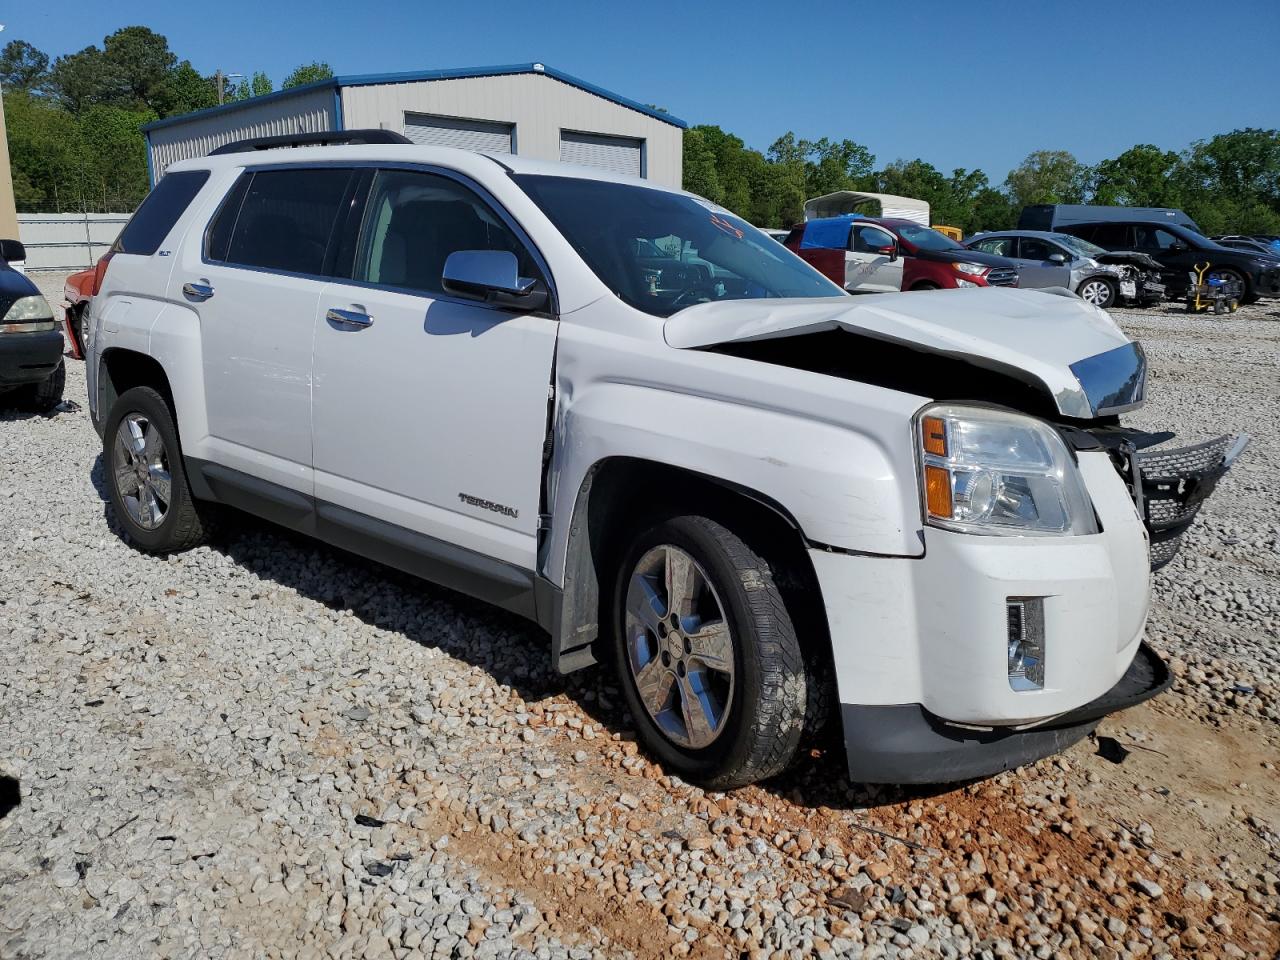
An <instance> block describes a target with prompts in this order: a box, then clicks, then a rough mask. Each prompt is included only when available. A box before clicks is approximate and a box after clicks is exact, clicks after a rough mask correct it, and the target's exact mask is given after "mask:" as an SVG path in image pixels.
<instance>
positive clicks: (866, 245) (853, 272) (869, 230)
mask: <svg viewBox="0 0 1280 960" xmlns="http://www.w3.org/2000/svg"><path fill="white" fill-rule="evenodd" d="M844 288H845V289H846V290H849V291H850V292H853V293H885V292H890V291H894V292H896V291H898V290H901V289H902V255H901V252H900V251H899V249H898V241H897V239H895V237H894V236H893V234H891V233H889V232H888V231H887V230H885V229H884V228H883V227H877V226H875V225H874V224H869V223H868V224H861V225H859V224H855V225H854V227H853V230H852V231H851V233H850V235H849V252H848V253H847V254H845V283H844Z"/></svg>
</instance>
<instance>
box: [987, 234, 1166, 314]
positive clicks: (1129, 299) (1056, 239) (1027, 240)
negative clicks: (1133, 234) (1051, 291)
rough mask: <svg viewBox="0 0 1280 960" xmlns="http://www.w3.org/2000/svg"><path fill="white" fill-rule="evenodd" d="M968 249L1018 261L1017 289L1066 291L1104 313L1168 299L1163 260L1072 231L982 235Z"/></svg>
mask: <svg viewBox="0 0 1280 960" xmlns="http://www.w3.org/2000/svg"><path fill="white" fill-rule="evenodd" d="M965 246H967V247H969V248H970V249H972V250H980V251H982V252H983V253H991V254H995V255H996V256H1001V257H1007V258H1009V259H1010V260H1012V261H1014V263H1016V264H1017V265H1018V277H1019V284H1018V285H1019V286H1022V287H1055V286H1056V287H1066V288H1067V289H1068V290H1070V291H1072V292H1073V293H1076V294H1078V295H1079V296H1080V298H1081V299H1082V300H1085V301H1087V302H1088V303H1091V304H1093V305H1094V306H1095V307H1101V308H1102V309H1104V310H1105V309H1107V308H1108V307H1112V306H1115V305H1116V304H1117V303H1127V304H1137V305H1138V306H1143V307H1149V306H1151V305H1153V304H1156V303H1159V302H1160V301H1161V300H1163V299H1164V282H1163V281H1162V280H1161V279H1160V271H1161V269H1162V268H1161V266H1160V263H1159V261H1157V260H1154V259H1153V258H1151V257H1150V256H1148V255H1147V254H1145V253H1139V252H1138V251H1136V250H1118V251H1113V252H1110V251H1107V250H1104V249H1102V247H1099V246H1096V245H1095V244H1092V243H1090V242H1089V241H1087V240H1081V239H1080V238H1079V237H1073V236H1072V235H1071V234H1069V233H1051V232H1049V231H1042V230H1004V231H1001V232H999V233H983V234H979V235H978V236H976V237H973V238H972V239H970V240H969V241H968V242H967V243H966V244H965Z"/></svg>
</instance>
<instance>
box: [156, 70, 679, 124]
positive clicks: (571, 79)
mask: <svg viewBox="0 0 1280 960" xmlns="http://www.w3.org/2000/svg"><path fill="white" fill-rule="evenodd" d="M522 73H532V74H542V75H544V76H548V77H551V78H552V79H553V80H559V81H560V82H561V83H567V84H568V85H569V86H571V87H577V88H578V89H579V90H584V91H586V92H587V93H591V94H595V95H596V96H597V97H603V98H604V99H605V100H610V101H612V102H613V103H616V104H618V106H620V107H626V108H627V109H629V110H635V111H636V112H637V113H643V114H644V115H645V116H649V117H653V118H654V119H655V120H661V121H662V122H663V123H669V124H671V125H672V126H673V127H679V128H681V129H684V128H685V127H687V126H688V124H687V123H685V122H684V121H683V120H681V119H680V118H679V117H673V116H671V114H669V113H663V112H662V111H661V110H655V109H654V108H653V107H649V106H646V105H645V104H643V103H639V102H637V101H635V100H631V99H629V98H628V97H624V96H621V95H620V94H616V93H613V92H612V91H609V90H606V89H605V88H604V87H598V86H596V85H595V84H594V83H588V82H587V81H586V80H580V79H579V78H577V77H575V76H572V75H570V74H567V73H564V72H563V71H561V70H557V69H555V68H554V67H548V66H546V65H545V64H542V63H513V64H506V65H503V66H496V67H463V68H458V69H452V70H414V71H409V72H407V73H362V74H349V75H345V76H340V77H330V78H329V79H327V80H317V81H316V82H315V83H306V84H303V85H302V86H300V87H291V88H289V89H288V90H277V91H275V92H274V93H267V94H263V95H262V96H260V97H250V98H249V99H248V100H236V101H235V102H234V103H224V104H222V105H221V106H217V107H208V108H206V109H204V110H196V111H194V112H192V113H183V114H179V115H178V116H176V117H165V118H164V119H163V120H152V121H151V122H150V123H144V124H143V125H142V130H143V131H144V132H145V131H149V130H159V129H161V128H162V127H172V126H175V125H176V124H181V123H186V122H187V121H189V120H195V119H197V118H203V117H210V116H217V115H221V114H226V113H232V112H234V111H236V110H244V109H246V108H248V107H257V106H261V105H262V104H264V103H270V102H272V101H273V100H284V99H287V98H289V97H296V96H300V95H302V94H305V93H313V92H315V91H316V90H325V89H332V90H335V91H336V90H338V89H340V88H342V87H367V86H374V85H377V84H393V83H420V82H422V81H424V80H472V79H476V78H479V77H504V76H511V75H513V74H522Z"/></svg>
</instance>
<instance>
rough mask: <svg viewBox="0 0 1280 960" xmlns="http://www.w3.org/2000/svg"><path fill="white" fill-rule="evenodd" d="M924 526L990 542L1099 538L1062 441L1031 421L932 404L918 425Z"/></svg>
mask: <svg viewBox="0 0 1280 960" xmlns="http://www.w3.org/2000/svg"><path fill="white" fill-rule="evenodd" d="M916 430H917V434H918V436H919V445H920V463H921V468H922V480H923V483H924V491H925V504H924V509H925V520H926V522H928V523H929V524H931V525H932V526H935V527H943V528H945V529H948V530H958V531H961V532H963V533H979V534H987V535H995V536H1000V535H1002V536H1051V535H1059V536H1061V535H1069V534H1077V535H1078V534H1087V533H1097V532H1098V523H1097V518H1096V517H1095V516H1094V512H1093V504H1092V502H1091V501H1090V500H1089V496H1088V494H1087V493H1086V492H1085V489H1084V483H1083V481H1082V480H1081V479H1080V471H1079V470H1078V469H1077V468H1076V465H1075V462H1074V461H1073V460H1072V458H1071V454H1070V452H1069V451H1068V450H1067V446H1066V444H1065V443H1064V442H1063V440H1062V437H1061V436H1059V435H1058V433H1057V432H1056V431H1055V430H1053V428H1051V427H1050V426H1049V425H1048V424H1046V423H1044V422H1042V421H1040V420H1036V419H1034V418H1033V417H1027V416H1023V415H1021V414H1017V413H1008V412H1005V411H1003V410H987V409H984V408H981V407H962V406H955V405H951V404H938V405H936V406H931V407H926V408H925V409H924V410H922V411H920V413H919V414H918V415H917V417H916Z"/></svg>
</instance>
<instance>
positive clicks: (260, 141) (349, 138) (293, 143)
mask: <svg viewBox="0 0 1280 960" xmlns="http://www.w3.org/2000/svg"><path fill="white" fill-rule="evenodd" d="M338 143H347V144H363V143H413V141H412V140H410V139H409V138H408V137H406V136H404V135H402V134H399V133H396V132H395V131H394V130H326V131H323V132H321V133H287V134H285V135H284V136H280V137H253V138H251V139H249V140H236V141H234V142H232V143H224V144H223V145H222V146H220V147H217V148H215V149H213V150H211V151H209V156H211V157H220V156H222V155H223V154H225V153H252V152H253V151H254V150H275V149H277V148H280V147H323V146H331V145H333V144H338Z"/></svg>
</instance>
